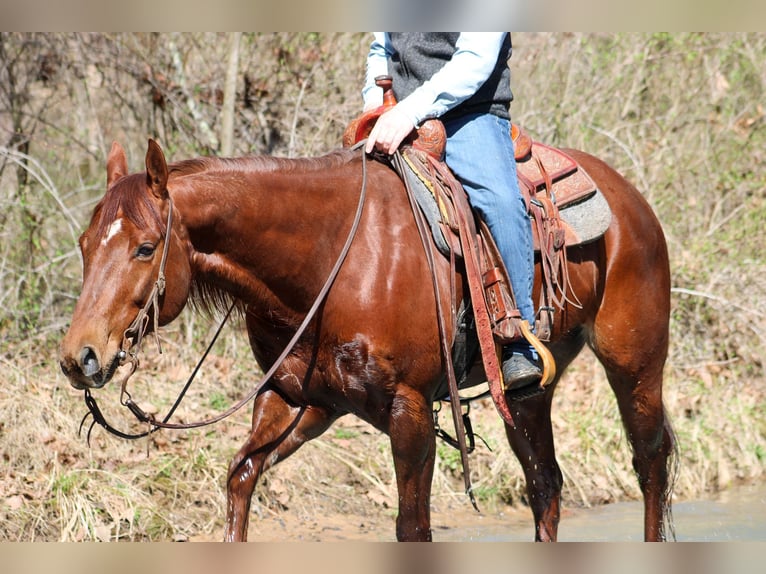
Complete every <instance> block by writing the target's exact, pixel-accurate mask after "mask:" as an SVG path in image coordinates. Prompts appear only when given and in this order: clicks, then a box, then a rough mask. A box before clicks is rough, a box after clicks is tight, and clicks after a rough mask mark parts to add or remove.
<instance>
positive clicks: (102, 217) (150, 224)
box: [59, 140, 192, 389]
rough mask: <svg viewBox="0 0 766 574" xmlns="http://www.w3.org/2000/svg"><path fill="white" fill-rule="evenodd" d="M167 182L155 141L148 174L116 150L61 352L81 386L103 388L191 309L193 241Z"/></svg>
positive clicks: (83, 242)
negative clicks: (143, 344)
mask: <svg viewBox="0 0 766 574" xmlns="http://www.w3.org/2000/svg"><path fill="white" fill-rule="evenodd" d="M167 184H168V166H167V163H166V161H165V156H164V155H163V153H162V150H161V149H160V146H159V145H158V144H157V143H156V142H154V141H153V140H149V147H148V150H147V152H146V172H145V173H143V174H132V175H128V169H127V160H126V157H125V151H124V150H123V148H122V146H120V145H119V144H118V143H116V142H115V143H114V144H113V145H112V149H111V151H110V153H109V157H108V159H107V192H106V194H105V195H104V197H103V199H102V200H101V201H100V202H99V204H98V205H97V206H96V208H95V209H94V211H93V215H92V217H91V220H90V224H89V226H88V228H87V229H86V230H85V232H84V233H83V234H82V236H80V250H81V252H82V259H83V284H82V291H81V294H80V297H79V299H78V301H77V304H76V306H75V310H74V314H73V316H72V322H71V325H70V327H69V330H68V332H67V333H66V335H65V337H64V339H63V341H62V343H61V347H60V355H59V362H60V365H61V370H62V371H63V373H64V374H65V375H66V376H67V377H68V378H69V381H70V383H71V384H72V386H74V387H75V388H78V389H84V388H99V387H102V386H104V385H105V384H106V383H107V382H109V380H110V379H111V378H112V376H113V375H114V373H115V371H116V369H117V368H118V367H119V366H120V364H121V363H122V362H123V361H124V358H125V354H126V353H125V352H126V351H128V350H129V348H130V347H131V346H133V345H135V344H136V342H137V339H139V340H140V338H141V337H142V336H143V334H144V333H146V332H149V331H151V330H152V329H153V328H154V325H155V324H158V325H164V324H166V323H169V322H170V321H172V320H173V319H175V318H176V317H177V316H178V314H179V313H180V312H181V310H182V309H183V308H184V305H185V304H186V300H187V298H188V296H189V290H190V285H191V275H192V273H191V264H190V251H189V244H188V239H187V234H186V231H185V228H184V227H183V225H182V222H181V218H180V216H179V215H178V214H177V213H176V214H175V217H174V216H173V205H172V200H171V198H170V195H169V193H168V188H167ZM168 226H170V229H168ZM164 277H167V280H166V281H163V279H164ZM158 279H159V280H158ZM160 283H164V285H160ZM155 292H156V295H155ZM152 300H156V305H152V304H151V301H152ZM155 314H156V317H155ZM139 315H141V316H142V317H143V320H142V321H139V322H140V323H142V325H141V326H140V327H139V328H140V329H141V332H140V333H137V331H136V328H135V325H134V323H136V318H137V317H139Z"/></svg>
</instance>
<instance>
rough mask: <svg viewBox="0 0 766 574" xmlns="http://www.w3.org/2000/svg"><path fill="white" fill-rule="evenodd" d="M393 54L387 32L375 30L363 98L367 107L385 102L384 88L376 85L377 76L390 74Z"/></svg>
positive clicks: (368, 56) (368, 55)
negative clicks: (389, 64) (389, 68)
mask: <svg viewBox="0 0 766 574" xmlns="http://www.w3.org/2000/svg"><path fill="white" fill-rule="evenodd" d="M392 55H393V51H392V50H391V45H390V43H389V41H388V33H387V32H375V34H374V38H373V40H372V43H371V44H370V51H369V53H368V54H367V69H366V72H365V79H364V88H363V89H362V100H363V101H364V107H365V109H369V108H370V107H371V106H374V107H377V106H379V105H381V104H382V103H383V90H382V89H380V88H379V87H378V86H376V85H375V78H377V77H378V76H384V75H386V74H388V59H389V58H390V57H391V56H392Z"/></svg>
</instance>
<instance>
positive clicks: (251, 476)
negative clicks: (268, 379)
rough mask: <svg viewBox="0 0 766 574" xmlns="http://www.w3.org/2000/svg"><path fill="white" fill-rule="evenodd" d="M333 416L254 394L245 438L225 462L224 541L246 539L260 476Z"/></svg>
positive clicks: (275, 396)
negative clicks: (226, 470) (237, 449)
mask: <svg viewBox="0 0 766 574" xmlns="http://www.w3.org/2000/svg"><path fill="white" fill-rule="evenodd" d="M333 420H334V418H333V417H331V416H328V413H327V412H326V411H324V410H322V409H319V408H315V407H298V406H295V405H291V404H288V403H287V402H286V401H285V400H284V398H283V397H282V396H281V395H279V394H278V393H276V392H274V391H266V392H264V393H261V394H260V395H258V397H257V398H256V400H255V404H254V405H253V422H252V428H251V431H250V436H249V437H248V439H247V441H246V442H245V444H244V445H243V446H242V448H240V449H239V452H237V454H236V456H235V457H234V459H233V460H232V461H231V464H230V465H229V473H228V480H227V483H226V529H225V535H224V540H225V541H227V542H240V541H245V540H247V529H248V524H249V516H250V503H251V500H252V496H253V491H254V489H255V485H256V483H257V482H258V478H259V477H260V475H261V474H262V473H263V472H264V471H266V470H267V469H268V468H270V467H272V466H274V465H275V464H277V463H278V462H280V461H282V460H284V459H286V458H287V457H288V456H290V455H291V454H292V453H294V452H295V451H296V450H298V448H299V447H300V446H301V445H302V444H304V443H306V442H308V441H309V440H311V439H312V438H315V437H317V436H319V435H321V434H322V433H323V432H324V431H325V430H327V428H328V427H329V426H330V425H331V424H332V422H333Z"/></svg>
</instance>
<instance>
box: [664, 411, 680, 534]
mask: <svg viewBox="0 0 766 574" xmlns="http://www.w3.org/2000/svg"><path fill="white" fill-rule="evenodd" d="M663 418H664V420H665V423H664V428H665V435H666V436H667V439H668V440H669V441H670V450H669V452H668V457H667V459H666V461H665V470H666V473H667V483H666V485H665V491H664V492H663V493H662V527H661V532H660V535H661V536H662V539H663V540H668V537H669V538H670V539H671V540H672V541H673V542H675V541H676V528H675V524H674V523H673V489H674V488H675V485H676V482H677V480H678V473H679V471H680V466H681V457H680V449H679V447H678V438H677V435H676V433H675V431H674V430H673V424H672V423H671V421H670V418H669V417H668V414H667V411H666V410H665V408H664V407H663Z"/></svg>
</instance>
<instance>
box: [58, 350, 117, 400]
mask: <svg viewBox="0 0 766 574" xmlns="http://www.w3.org/2000/svg"><path fill="white" fill-rule="evenodd" d="M59 364H60V365H61V372H62V373H64V375H65V376H66V377H67V378H68V379H69V383H70V384H71V385H72V386H73V387H74V388H75V389H100V388H101V387H103V386H104V385H105V384H106V383H108V382H109V381H110V380H111V378H112V376H113V375H114V372H115V371H116V370H117V367H118V366H119V365H120V356H119V353H118V354H117V355H115V356H114V358H113V359H112V360H111V361H110V362H109V363H108V364H106V365H104V364H102V362H101V361H100V360H99V357H98V354H97V353H96V351H95V350H94V349H93V348H91V347H88V346H84V347H83V348H82V349H80V351H79V352H78V353H73V354H64V353H62V355H61V357H60V359H59Z"/></svg>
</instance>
